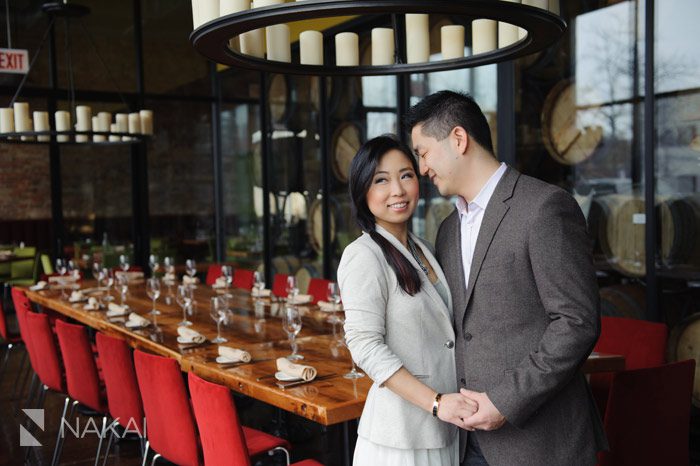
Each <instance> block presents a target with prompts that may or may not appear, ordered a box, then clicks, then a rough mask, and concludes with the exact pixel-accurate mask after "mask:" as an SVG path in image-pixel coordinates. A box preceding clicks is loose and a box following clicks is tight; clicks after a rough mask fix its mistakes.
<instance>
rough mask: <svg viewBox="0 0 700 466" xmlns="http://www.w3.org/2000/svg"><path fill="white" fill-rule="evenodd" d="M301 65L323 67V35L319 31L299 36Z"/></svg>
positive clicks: (306, 32) (303, 33) (305, 32)
mask: <svg viewBox="0 0 700 466" xmlns="http://www.w3.org/2000/svg"><path fill="white" fill-rule="evenodd" d="M299 63H301V64H302V65H323V34H321V33H320V32H319V31H304V32H302V33H301V34H299Z"/></svg>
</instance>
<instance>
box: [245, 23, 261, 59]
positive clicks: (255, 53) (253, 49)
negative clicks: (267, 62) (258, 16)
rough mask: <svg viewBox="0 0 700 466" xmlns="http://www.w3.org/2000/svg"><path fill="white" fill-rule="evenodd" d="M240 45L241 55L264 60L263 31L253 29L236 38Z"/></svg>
mask: <svg viewBox="0 0 700 466" xmlns="http://www.w3.org/2000/svg"><path fill="white" fill-rule="evenodd" d="M238 37H239V39H240V43H241V53H242V54H244V55H250V56H251V57H257V58H265V34H264V29H253V30H252V31H248V32H244V33H243V34H241V35H240V36H238Z"/></svg>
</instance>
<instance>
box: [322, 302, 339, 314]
mask: <svg viewBox="0 0 700 466" xmlns="http://www.w3.org/2000/svg"><path fill="white" fill-rule="evenodd" d="M316 304H318V307H319V308H320V309H321V310H322V311H324V312H335V311H342V310H343V305H342V304H335V303H329V302H328V301H319V302H318V303H316Z"/></svg>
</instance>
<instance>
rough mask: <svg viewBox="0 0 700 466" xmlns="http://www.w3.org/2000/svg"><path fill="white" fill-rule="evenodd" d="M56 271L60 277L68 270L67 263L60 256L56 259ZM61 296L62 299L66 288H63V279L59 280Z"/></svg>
mask: <svg viewBox="0 0 700 466" xmlns="http://www.w3.org/2000/svg"><path fill="white" fill-rule="evenodd" d="M56 272H57V273H58V275H60V276H61V277H65V276H66V272H68V264H66V260H65V259H61V258H60V257H59V258H58V259H56ZM61 297H62V298H64V299H65V297H66V289H65V281H64V280H61Z"/></svg>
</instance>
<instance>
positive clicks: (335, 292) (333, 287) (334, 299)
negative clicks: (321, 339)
mask: <svg viewBox="0 0 700 466" xmlns="http://www.w3.org/2000/svg"><path fill="white" fill-rule="evenodd" d="M326 297H327V298H328V302H329V303H331V304H333V314H332V315H331V316H330V317H329V318H328V322H330V323H331V324H333V335H335V326H336V324H338V323H339V322H340V319H339V318H338V316H337V315H336V312H337V311H338V306H339V305H340V289H339V288H338V284H337V283H335V282H330V283H329V284H328V293H327V295H326Z"/></svg>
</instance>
